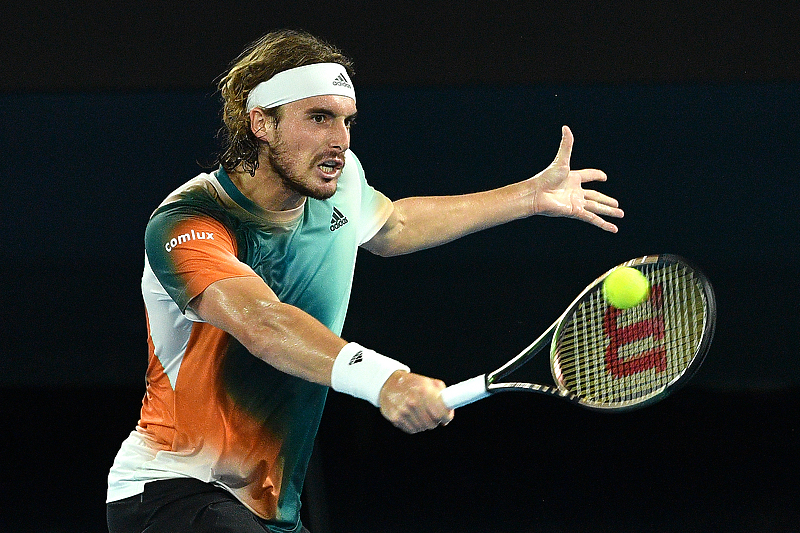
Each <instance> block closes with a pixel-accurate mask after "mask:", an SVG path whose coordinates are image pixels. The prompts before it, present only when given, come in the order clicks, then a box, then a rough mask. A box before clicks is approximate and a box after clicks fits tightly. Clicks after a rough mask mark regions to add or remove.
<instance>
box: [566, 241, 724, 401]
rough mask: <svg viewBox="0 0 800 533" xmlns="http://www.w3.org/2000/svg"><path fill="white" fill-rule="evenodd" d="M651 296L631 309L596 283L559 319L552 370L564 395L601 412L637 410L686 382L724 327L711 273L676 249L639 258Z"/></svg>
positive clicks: (636, 264) (634, 264) (633, 262)
mask: <svg viewBox="0 0 800 533" xmlns="http://www.w3.org/2000/svg"><path fill="white" fill-rule="evenodd" d="M618 266H629V267H633V268H636V269H637V270H639V271H640V272H642V274H644V275H645V277H647V279H648V281H649V282H650V287H651V291H650V295H649V297H648V299H647V300H646V301H645V302H643V303H642V304H640V305H638V306H635V307H633V308H630V309H627V310H619V309H615V308H614V307H612V306H610V305H609V304H608V303H607V302H606V301H605V298H604V297H603V293H602V286H603V281H604V280H605V278H606V277H607V276H608V275H609V274H610V273H611V272H612V271H613V270H614V269H615V268H617V267H614V268H612V269H610V270H608V271H607V272H606V273H604V274H603V275H602V276H600V277H599V278H597V279H596V280H595V281H594V282H593V283H591V284H590V285H589V286H588V287H586V289H584V291H583V292H582V293H581V294H580V295H579V296H578V297H577V298H576V299H575V300H574V301H573V303H572V304H571V305H570V307H568V308H567V310H566V311H565V312H564V314H563V315H562V316H561V318H560V319H559V321H558V324H557V326H556V328H555V330H554V332H553V338H552V341H551V345H550V368H551V373H552V376H553V379H554V381H555V383H556V386H557V389H558V391H559V393H560V395H562V396H564V397H566V398H569V399H571V400H573V401H575V402H577V403H578V404H580V405H582V406H583V407H587V408H589V409H596V410H616V411H619V410H630V409H635V408H639V407H643V406H645V405H649V404H651V403H653V402H656V401H659V400H661V399H663V398H664V397H666V396H667V395H668V394H670V393H671V392H674V391H675V390H677V389H678V388H679V387H680V386H682V385H683V384H685V383H686V381H688V380H689V379H690V378H691V376H692V375H694V374H695V373H696V372H697V369H698V368H699V367H700V365H701V364H702V362H703V359H704V358H705V355H706V353H707V352H708V349H709V347H710V345H711V340H712V338H713V335H714V328H715V325H716V300H715V297H714V291H713V288H712V286H711V283H710V282H709V281H708V278H707V277H706V276H705V275H704V274H703V273H702V272H701V271H700V270H699V269H697V268H696V267H694V266H692V265H690V264H689V262H687V261H686V260H685V259H683V258H681V257H679V256H676V255H671V254H661V255H651V256H644V257H639V258H636V259H631V260H630V261H627V262H625V263H623V264H622V265H618Z"/></svg>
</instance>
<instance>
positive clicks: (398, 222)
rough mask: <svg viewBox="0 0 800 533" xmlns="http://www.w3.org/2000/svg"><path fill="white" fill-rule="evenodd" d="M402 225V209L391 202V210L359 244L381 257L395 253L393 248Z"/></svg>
mask: <svg viewBox="0 0 800 533" xmlns="http://www.w3.org/2000/svg"><path fill="white" fill-rule="evenodd" d="M403 226H404V218H403V211H402V209H400V208H399V207H398V203H397V202H392V212H391V214H390V215H389V217H388V218H387V219H386V222H384V223H383V226H381V229H379V230H378V232H377V233H375V235H374V236H373V237H372V238H371V239H370V240H368V241H367V242H365V243H364V244H362V245H361V247H362V248H364V249H365V250H368V251H370V252H372V253H373V254H376V255H380V256H382V257H386V256H390V255H395V254H394V252H393V250H394V248H395V243H396V242H397V239H398V235H399V233H400V231H401V230H402V228H403Z"/></svg>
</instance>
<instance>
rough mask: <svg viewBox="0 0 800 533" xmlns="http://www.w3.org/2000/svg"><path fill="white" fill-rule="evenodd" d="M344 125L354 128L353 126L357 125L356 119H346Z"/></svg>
mask: <svg viewBox="0 0 800 533" xmlns="http://www.w3.org/2000/svg"><path fill="white" fill-rule="evenodd" d="M344 125H345V126H347V127H348V128H352V127H353V126H355V125H356V119H354V118H348V119H345V121H344Z"/></svg>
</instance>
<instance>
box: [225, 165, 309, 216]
mask: <svg viewBox="0 0 800 533" xmlns="http://www.w3.org/2000/svg"><path fill="white" fill-rule="evenodd" d="M264 167H265V165H263V164H262V165H259V167H258V168H257V169H256V172H255V174H254V175H252V176H251V175H250V173H249V172H247V171H245V170H242V168H241V167H237V168H236V169H235V170H234V171H232V172H229V173H228V176H229V177H230V179H231V182H233V184H234V185H236V188H237V189H239V192H241V193H242V194H243V195H245V196H246V197H247V199H248V200H250V201H251V202H253V203H255V204H256V205H257V206H259V207H261V208H262V209H266V210H268V211H288V210H289V209H294V208H296V207H299V206H300V205H301V204H302V203H303V201H304V200H305V196H303V195H301V194H299V193H297V192H295V191H293V190H291V189H289V188H287V187H286V185H285V184H284V182H283V180H282V179H281V177H280V176H279V175H278V174H277V173H276V172H275V171H274V170H272V169H265V168H264Z"/></svg>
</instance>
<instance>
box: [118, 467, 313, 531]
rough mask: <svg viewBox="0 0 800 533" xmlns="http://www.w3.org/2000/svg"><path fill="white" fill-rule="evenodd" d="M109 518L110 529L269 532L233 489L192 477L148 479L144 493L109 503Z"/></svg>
mask: <svg viewBox="0 0 800 533" xmlns="http://www.w3.org/2000/svg"><path fill="white" fill-rule="evenodd" d="M106 518H107V520H108V531H109V533H190V532H191V533H211V532H214V533H265V532H267V533H269V529H267V526H268V522H267V521H266V520H263V519H261V518H259V517H258V516H256V515H254V514H253V513H252V512H251V511H250V510H249V509H248V508H247V507H245V506H244V505H243V504H242V503H241V502H240V501H239V500H237V499H236V498H235V497H234V496H233V495H232V494H231V493H229V492H228V491H226V490H225V489H223V488H220V487H217V486H215V485H212V484H210V483H204V482H202V481H200V480H197V479H191V478H181V479H167V480H163V481H153V482H150V483H147V484H146V485H145V486H144V492H143V493H142V494H137V495H136V496H131V497H130V498H124V499H122V500H118V501H115V502H110V503H108V504H106ZM297 533H309V531H308V530H307V529H305V528H304V527H301V528H300V529H299V530H298V531H297Z"/></svg>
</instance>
